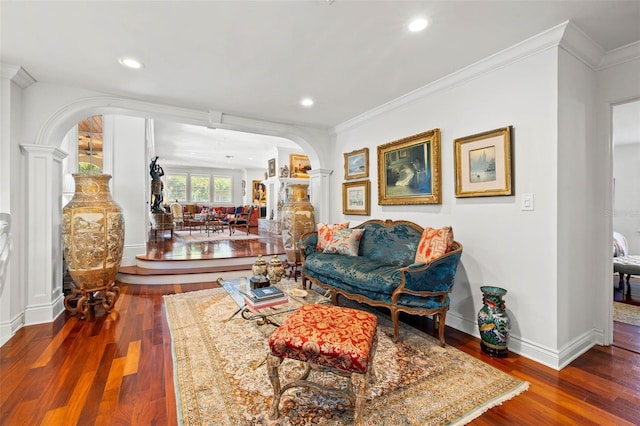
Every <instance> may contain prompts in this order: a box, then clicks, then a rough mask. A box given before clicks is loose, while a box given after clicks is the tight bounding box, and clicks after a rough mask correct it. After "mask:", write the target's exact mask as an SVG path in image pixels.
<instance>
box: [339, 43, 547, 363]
mask: <svg viewBox="0 0 640 426" xmlns="http://www.w3.org/2000/svg"><path fill="white" fill-rule="evenodd" d="M556 68H557V60H556V53H555V51H553V50H546V51H543V52H540V53H538V54H535V55H533V56H530V57H527V58H526V59H524V60H521V61H518V62H516V63H513V64H510V65H509V66H505V67H502V68H499V69H495V70H493V71H492V72H489V73H484V74H482V75H479V76H477V77H476V78H471V79H468V80H465V81H464V82H461V83H460V84H457V85H455V86H453V87H448V88H447V89H445V90H441V91H436V92H435V93H429V94H428V96H425V97H422V98H419V99H416V100H414V101H412V102H410V103H408V104H405V105H402V106H400V107H399V108H397V109H392V110H390V111H388V112H386V113H384V114H379V115H376V116H374V117H372V118H371V119H370V120H361V121H360V122H359V123H358V124H357V125H356V126H353V127H351V128H348V129H345V130H342V131H339V132H338V133H337V136H336V153H335V156H334V158H335V160H336V161H335V162H334V164H332V168H333V169H334V170H342V169H343V157H342V153H344V152H349V151H352V150H355V149H361V148H363V147H368V148H369V150H370V153H371V155H370V178H371V181H372V186H371V187H372V191H371V199H372V206H371V218H379V219H386V218H390V219H407V220H411V221H414V222H416V223H418V224H419V225H421V226H423V227H425V226H430V227H441V226H444V225H451V226H453V230H454V234H455V238H456V240H458V241H460V242H461V243H462V244H463V245H464V252H463V255H462V261H461V265H460V266H459V269H458V273H457V276H456V283H455V286H454V288H453V293H452V296H451V310H450V312H449V314H448V315H447V323H448V324H449V325H452V326H454V327H456V328H458V329H461V330H464V331H465V332H468V333H470V334H475V335H477V334H478V333H477V325H476V324H477V323H476V315H477V312H478V310H479V309H480V307H481V305H482V294H481V292H480V286H482V285H495V286H500V287H503V288H505V289H507V290H508V294H507V296H506V298H505V301H506V305H507V309H508V311H509V313H510V316H511V320H512V324H513V330H512V341H511V343H510V348H511V349H512V350H514V351H516V352H521V353H525V354H528V355H529V356H530V357H534V358H536V356H534V355H536V351H541V352H545V351H547V348H549V349H553V348H556V330H555V328H554V327H553V326H550V327H543V326H541V318H544V320H543V321H544V322H545V323H548V324H555V322H556V314H555V311H556V309H555V285H556V247H555V240H556V215H555V211H556V208H557V200H556V179H557V178H556V162H557V149H556V143H557V137H556V117H557V112H556V103H557V100H556V96H557V95H556V94H557V91H556V86H557V83H556V81H557V77H556ZM508 125H512V126H513V129H514V133H513V156H514V161H513V163H514V169H513V171H514V182H515V188H516V192H515V194H516V195H515V196H507V197H482V198H459V199H456V198H455V188H454V168H453V167H454V157H453V141H454V139H456V138H460V137H463V136H468V135H471V134H475V133H480V132H483V131H486V130H491V129H495V128H499V127H504V126H508ZM433 128H440V129H441V132H442V133H441V136H442V141H441V143H442V204H441V205H420V206H379V205H377V197H378V188H377V175H378V172H377V162H376V161H377V160H376V159H377V146H378V145H381V144H384V143H387V142H390V141H393V140H397V139H400V138H403V137H406V136H410V135H413V134H416V133H419V132H423V131H426V130H430V129H433ZM342 181H343V174H342V173H334V174H333V176H332V186H333V191H332V194H333V199H332V205H333V206H334V208H333V212H334V215H332V220H333V221H338V220H342V218H343V217H342V214H341V202H342V201H341V183H342ZM523 193H530V194H534V196H535V210H534V211H532V212H529V211H521V209H520V197H521V194H523ZM346 218H347V219H350V220H351V222H352V223H357V222H360V221H362V220H365V219H368V218H363V217H361V216H347V217H346ZM537 358H538V359H540V357H539V356H538V357H537Z"/></svg>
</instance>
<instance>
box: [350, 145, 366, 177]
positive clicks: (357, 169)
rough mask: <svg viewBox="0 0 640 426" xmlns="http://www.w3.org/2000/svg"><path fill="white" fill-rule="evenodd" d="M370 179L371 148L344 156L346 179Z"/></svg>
mask: <svg viewBox="0 0 640 426" xmlns="http://www.w3.org/2000/svg"><path fill="white" fill-rule="evenodd" d="M365 177H369V148H363V149H359V150H357V151H351V152H347V153H345V154H344V178H345V180H347V179H358V178H365Z"/></svg>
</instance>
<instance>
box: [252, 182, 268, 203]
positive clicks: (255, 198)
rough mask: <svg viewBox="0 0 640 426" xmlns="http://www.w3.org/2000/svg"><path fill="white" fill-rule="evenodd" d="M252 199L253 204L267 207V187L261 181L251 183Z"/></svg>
mask: <svg viewBox="0 0 640 426" xmlns="http://www.w3.org/2000/svg"><path fill="white" fill-rule="evenodd" d="M251 186H252V189H251V197H252V202H253V204H255V205H258V206H265V205H266V204H267V187H266V185H265V184H264V183H262V181H261V180H253V181H251Z"/></svg>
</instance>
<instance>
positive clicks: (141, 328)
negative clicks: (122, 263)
mask: <svg viewBox="0 0 640 426" xmlns="http://www.w3.org/2000/svg"><path fill="white" fill-rule="evenodd" d="M164 243H165V242H163V244H164ZM215 286H217V284H216V283H201V284H180V283H179V282H177V283H175V284H173V285H156V286H151V285H126V284H120V287H121V296H120V298H119V300H118V302H117V303H116V307H115V310H114V311H113V312H112V313H111V314H106V313H105V312H104V310H102V308H101V307H97V308H96V311H95V314H94V315H92V316H91V317H90V318H88V319H86V320H80V319H78V318H76V317H73V316H70V315H68V314H66V313H65V314H63V315H61V316H60V317H59V318H58V319H56V320H55V321H54V322H53V323H51V324H42V325H35V326H29V327H23V328H22V329H20V330H18V332H17V333H16V335H15V336H14V337H13V338H12V339H11V340H9V342H7V343H6V344H5V345H4V346H3V347H2V348H0V424H2V425H66V424H69V425H74V424H80V425H93V424H97V425H176V424H178V422H177V420H176V404H175V396H174V386H173V367H172V358H171V356H172V355H171V336H170V334H169V330H168V327H167V322H166V319H165V312H164V305H163V300H162V296H163V295H165V294H172V293H180V292H187V291H194V290H200V289H204V288H211V287H215ZM409 321H410V322H412V324H413V325H415V326H416V327H418V328H421V329H423V330H425V331H427V332H429V333H432V334H435V332H434V330H433V324H432V322H431V320H428V319H419V320H415V319H414V320H409ZM614 328H615V333H616V335H617V334H618V333H619V332H620V330H623V331H622V332H620V333H621V334H620V338H631V339H633V338H635V339H637V337H634V335H635V336H637V333H638V331H637V330H630V329H629V330H625V329H624V328H623V329H621V328H620V324H619V323H614ZM636 329H637V328H636ZM634 331H635V332H634ZM627 333H628V334H629V335H630V337H624V336H626V335H627ZM446 338H447V344H449V345H452V346H454V347H456V348H458V349H459V350H461V351H464V352H466V353H468V354H470V355H471V356H473V357H476V358H478V359H481V360H482V361H484V362H487V363H489V364H491V365H493V366H494V367H496V368H498V369H500V370H503V371H505V372H507V373H509V374H512V375H514V376H517V377H519V378H521V379H523V380H527V381H529V382H530V384H531V385H530V388H529V390H528V391H527V392H525V393H523V394H521V395H520V396H518V397H516V398H514V399H512V400H510V401H507V402H505V403H503V404H502V405H500V406H497V407H494V408H492V409H490V410H489V411H488V412H486V413H485V414H483V415H482V416H481V417H480V418H478V419H476V420H474V421H473V422H472V423H471V424H473V425H507V424H508V425H511V424H518V425H543V424H544V425H565V424H566V425H589V424H594V425H625V424H639V423H640V354H638V353H636V352H633V351H629V350H626V349H621V348H619V347H615V346H609V347H602V346H597V347H594V348H592V349H591V350H589V351H588V352H587V353H585V354H583V355H582V356H580V357H579V358H578V359H577V360H575V361H574V362H573V363H571V365H569V366H567V367H566V368H564V369H563V370H562V371H556V370H553V369H551V368H547V367H544V366H542V365H540V364H538V363H536V362H533V361H531V360H528V359H526V358H524V357H521V356H518V355H517V354H514V353H511V354H509V356H508V357H507V358H491V357H489V356H487V355H485V354H484V353H482V352H481V350H480V344H479V340H478V339H477V338H475V337H472V336H469V335H467V334H465V333H462V332H459V331H457V330H454V329H451V328H449V327H447V330H446Z"/></svg>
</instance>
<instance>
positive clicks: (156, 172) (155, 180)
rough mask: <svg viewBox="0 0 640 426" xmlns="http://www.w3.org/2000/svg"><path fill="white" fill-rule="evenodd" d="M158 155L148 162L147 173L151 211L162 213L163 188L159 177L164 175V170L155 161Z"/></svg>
mask: <svg viewBox="0 0 640 426" xmlns="http://www.w3.org/2000/svg"><path fill="white" fill-rule="evenodd" d="M157 161H158V157H157V156H156V158H154V159H153V161H151V164H149V173H150V174H151V197H152V198H151V200H152V204H151V211H152V212H153V213H164V212H165V211H164V209H163V208H162V198H163V197H162V190H163V189H164V184H163V183H162V179H161V177H162V176H164V170H162V167H160V164H158V163H157Z"/></svg>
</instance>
